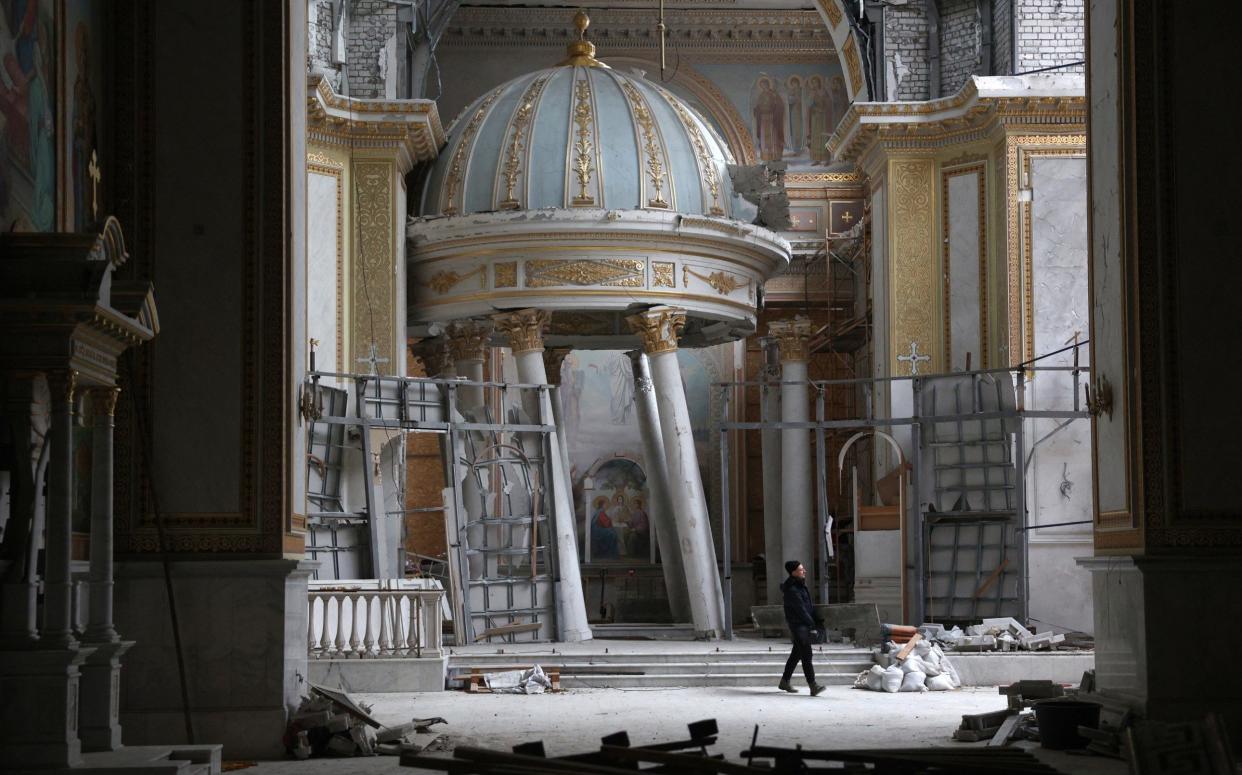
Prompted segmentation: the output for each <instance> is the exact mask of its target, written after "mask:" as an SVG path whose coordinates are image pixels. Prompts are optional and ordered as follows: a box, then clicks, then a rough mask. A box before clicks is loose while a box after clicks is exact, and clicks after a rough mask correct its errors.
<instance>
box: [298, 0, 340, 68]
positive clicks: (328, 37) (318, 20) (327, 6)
mask: <svg viewBox="0 0 1242 775" xmlns="http://www.w3.org/2000/svg"><path fill="white" fill-rule="evenodd" d="M333 10H334V9H333V2H332V0H311V2H310V4H309V5H308V6H307V17H308V18H307V22H308V24H307V38H306V67H307V69H308V70H309V71H310V72H312V73H315V72H319V73H323V74H324V75H326V76H327V77H328V80H329V81H331V82H332V87H333V88H338V87H339V86H340V85H341V67H340V64H339V63H338V62H336V61H334V59H333V56H332V37H333V35H332V33H333V31H334V30H333V28H334V27H335V21H336V20H335V19H334V18H333Z"/></svg>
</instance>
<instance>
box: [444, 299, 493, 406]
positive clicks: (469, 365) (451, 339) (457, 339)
mask: <svg viewBox="0 0 1242 775" xmlns="http://www.w3.org/2000/svg"><path fill="white" fill-rule="evenodd" d="M491 335H492V326H491V324H490V323H487V322H483V321H480V320H456V321H453V323H452V324H451V325H450V326H449V328H448V346H449V353H450V355H451V356H452V359H453V373H454V375H455V376H458V377H461V378H462V379H465V380H468V381H470V382H482V381H483V361H484V360H485V359H486V358H487V350H488V346H489V340H490V339H491ZM482 406H483V388H481V387H478V386H474V385H467V386H464V387H461V388H458V390H457V411H459V412H462V414H463V416H464V415H465V410H472V409H478V408H480V407H482Z"/></svg>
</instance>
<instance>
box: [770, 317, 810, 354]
mask: <svg viewBox="0 0 1242 775" xmlns="http://www.w3.org/2000/svg"><path fill="white" fill-rule="evenodd" d="M813 333H815V327H814V326H813V325H812V324H811V321H810V319H809V318H807V317H805V316H804V315H797V316H796V317H794V318H793V319H792V320H774V321H772V322H771V323H769V324H768V336H770V337H772V338H773V339H775V340H776V342H777V344H778V345H779V346H780V356H781V363H788V362H791V361H792V362H805V361H807V360H808V359H809V358H810V348H809V346H808V345H810V342H811V334H813Z"/></svg>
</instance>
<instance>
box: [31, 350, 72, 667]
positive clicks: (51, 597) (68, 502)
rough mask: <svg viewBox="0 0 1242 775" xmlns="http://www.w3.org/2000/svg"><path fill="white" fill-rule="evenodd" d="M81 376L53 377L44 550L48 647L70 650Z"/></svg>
mask: <svg viewBox="0 0 1242 775" xmlns="http://www.w3.org/2000/svg"><path fill="white" fill-rule="evenodd" d="M77 376H78V373H77V372H76V371H72V370H66V371H59V372H53V373H51V374H48V388H49V389H50V390H51V394H52V426H51V429H50V431H49V435H50V438H49V443H50V449H49V453H50V456H51V457H50V462H49V466H48V473H47V480H48V481H47V489H48V501H47V528H46V536H47V539H46V543H45V547H46V549H45V551H44V572H43V578H44V593H43V631H42V634H41V636H40V638H39V643H40V645H41V646H42V647H43V648H50V649H71V648H74V647H76V646H77V645H78V644H77V640H76V639H75V638H74V637H73V623H72V615H73V605H72V603H73V600H72V596H73V580H72V578H70V571H69V562H70V559H71V556H72V525H71V520H72V518H73V402H74V391H75V389H76V387H77Z"/></svg>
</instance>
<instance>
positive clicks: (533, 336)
mask: <svg viewBox="0 0 1242 775" xmlns="http://www.w3.org/2000/svg"><path fill="white" fill-rule="evenodd" d="M551 318H552V315H551V313H549V312H548V311H547V310H544V309H522V310H518V311H517V312H501V313H499V314H496V315H492V320H494V321H495V322H496V330H497V331H500V332H501V333H504V334H507V335H508V337H509V348H510V349H511V350H513V354H514V355H521V354H522V353H529V352H541V351H542V350H543V327H544V326H546V325H547V324H548V321H549V320H551Z"/></svg>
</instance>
